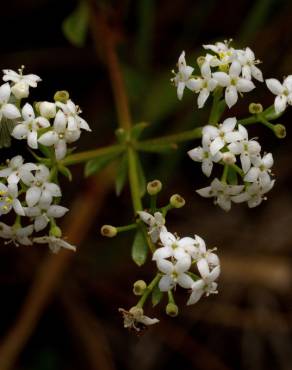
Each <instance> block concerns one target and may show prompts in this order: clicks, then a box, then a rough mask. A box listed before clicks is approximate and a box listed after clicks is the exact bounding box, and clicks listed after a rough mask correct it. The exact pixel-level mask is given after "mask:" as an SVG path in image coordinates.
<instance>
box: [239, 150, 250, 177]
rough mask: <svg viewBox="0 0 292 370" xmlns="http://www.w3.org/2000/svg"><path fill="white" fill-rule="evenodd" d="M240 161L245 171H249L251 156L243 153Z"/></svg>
mask: <svg viewBox="0 0 292 370" xmlns="http://www.w3.org/2000/svg"><path fill="white" fill-rule="evenodd" d="M240 162H241V166H242V169H243V172H244V173H247V171H248V170H249V169H250V166H251V163H250V157H249V155H248V154H247V153H243V154H241V156H240Z"/></svg>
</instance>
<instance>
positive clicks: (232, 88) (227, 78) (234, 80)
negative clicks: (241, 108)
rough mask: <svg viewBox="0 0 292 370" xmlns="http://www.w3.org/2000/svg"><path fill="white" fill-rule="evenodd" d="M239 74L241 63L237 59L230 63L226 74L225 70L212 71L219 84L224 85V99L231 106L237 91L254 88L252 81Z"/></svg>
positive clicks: (235, 100) (246, 90) (235, 99)
mask: <svg viewBox="0 0 292 370" xmlns="http://www.w3.org/2000/svg"><path fill="white" fill-rule="evenodd" d="M240 74H241V64H240V63H239V61H238V60H234V61H233V62H232V63H231V66H230V68H229V72H228V74H227V73H225V72H214V73H213V78H214V79H215V80H216V81H217V82H218V85H219V86H222V87H226V89H225V101H226V104H227V105H228V107H229V108H231V107H232V106H233V105H234V104H235V103H236V102H237V100H238V92H239V93H243V92H249V91H251V90H253V89H254V88H255V85H254V83H253V82H252V81H250V80H248V79H246V78H242V77H239V76H240Z"/></svg>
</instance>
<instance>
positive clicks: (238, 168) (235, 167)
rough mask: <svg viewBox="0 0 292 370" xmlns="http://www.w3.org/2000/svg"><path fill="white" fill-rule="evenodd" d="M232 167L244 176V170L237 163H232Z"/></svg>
mask: <svg viewBox="0 0 292 370" xmlns="http://www.w3.org/2000/svg"><path fill="white" fill-rule="evenodd" d="M230 167H231V168H233V169H234V171H236V172H237V173H238V174H239V175H240V176H241V177H244V172H243V171H242V169H241V168H240V167H238V166H237V165H236V164H231V165H230Z"/></svg>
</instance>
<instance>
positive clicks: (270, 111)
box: [262, 105, 284, 121]
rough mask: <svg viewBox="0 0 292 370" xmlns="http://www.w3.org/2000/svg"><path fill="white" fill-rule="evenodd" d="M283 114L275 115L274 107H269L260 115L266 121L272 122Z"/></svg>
mask: <svg viewBox="0 0 292 370" xmlns="http://www.w3.org/2000/svg"><path fill="white" fill-rule="evenodd" d="M283 113H284V112H281V113H276V112H275V107H274V105H271V106H270V107H269V108H267V109H266V110H264V111H263V113H262V115H263V116H264V117H265V118H266V120H267V121H272V120H274V119H277V118H279V117H281V116H282V114H283Z"/></svg>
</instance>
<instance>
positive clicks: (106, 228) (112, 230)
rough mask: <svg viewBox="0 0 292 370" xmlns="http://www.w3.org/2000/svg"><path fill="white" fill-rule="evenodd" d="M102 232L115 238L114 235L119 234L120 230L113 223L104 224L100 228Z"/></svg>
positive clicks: (103, 234)
mask: <svg viewBox="0 0 292 370" xmlns="http://www.w3.org/2000/svg"><path fill="white" fill-rule="evenodd" d="M100 233H101V235H102V236H106V237H108V238H113V237H114V236H116V235H117V233H118V230H117V228H116V227H114V226H112V225H103V226H102V228H101V229H100Z"/></svg>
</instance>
